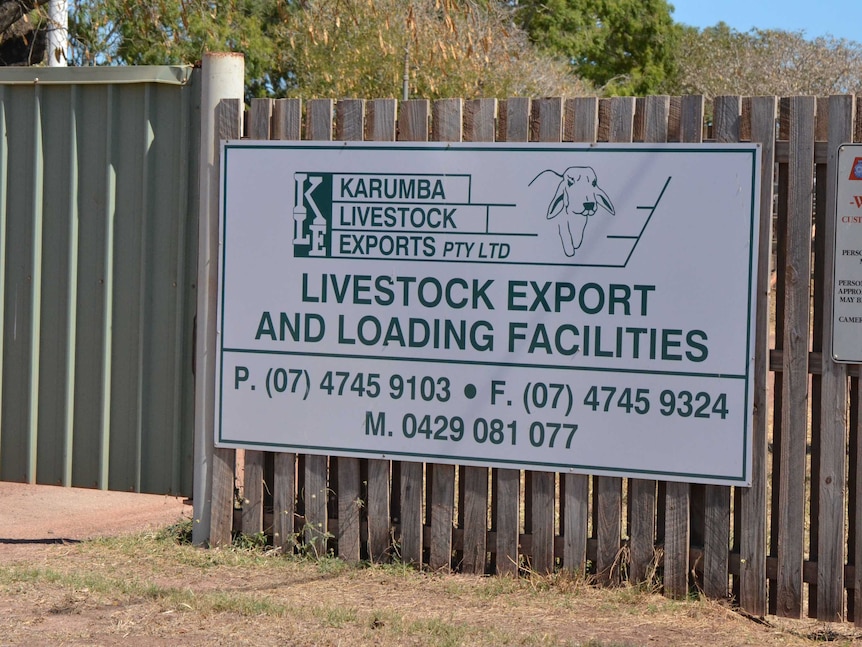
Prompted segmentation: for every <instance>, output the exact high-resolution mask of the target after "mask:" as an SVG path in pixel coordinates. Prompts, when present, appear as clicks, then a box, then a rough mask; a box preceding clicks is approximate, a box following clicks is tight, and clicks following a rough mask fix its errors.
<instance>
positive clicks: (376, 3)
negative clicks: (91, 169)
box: [70, 0, 589, 98]
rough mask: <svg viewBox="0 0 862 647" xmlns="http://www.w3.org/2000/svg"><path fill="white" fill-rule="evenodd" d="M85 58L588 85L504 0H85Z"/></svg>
mask: <svg viewBox="0 0 862 647" xmlns="http://www.w3.org/2000/svg"><path fill="white" fill-rule="evenodd" d="M70 34H71V40H72V42H73V61H74V62H76V63H77V64H174V63H184V62H185V63H188V62H194V61H197V60H200V58H201V57H202V55H203V53H204V52H205V51H238V52H242V53H243V54H245V57H246V75H247V87H249V92H248V94H249V96H305V97H311V96H315V97H323V96H330V97H346V96H357V97H358V96H363V97H392V96H400V94H401V87H402V82H403V76H404V71H405V66H406V70H407V73H408V76H409V88H410V93H411V96H419V97H426V98H436V97H441V96H462V97H478V96H489V97H490V96H497V97H502V96H509V95H518V94H521V95H536V94H539V95H549V94H566V95H569V96H571V95H577V94H585V93H588V92H589V85H588V84H586V83H584V82H582V81H580V80H579V79H577V78H575V77H573V76H572V75H571V74H569V73H568V71H567V70H566V68H565V66H564V65H561V64H560V63H559V62H557V61H554V60H553V59H552V58H550V57H548V56H544V55H541V54H539V53H538V52H537V51H536V50H535V48H533V47H532V46H531V45H530V43H529V41H528V39H527V37H526V35H525V34H524V32H522V31H521V30H520V29H519V28H517V27H515V26H513V25H512V24H511V19H510V14H509V12H508V10H506V9H505V8H504V7H503V6H502V5H501V4H500V3H499V2H497V1H496V0H410V1H408V2H405V1H403V0H292V1H291V0H227V1H225V2H218V3H213V2H210V1H206V0H181V1H177V0H79V1H78V2H76V3H75V6H74V8H73V11H72V12H71V14H70Z"/></svg>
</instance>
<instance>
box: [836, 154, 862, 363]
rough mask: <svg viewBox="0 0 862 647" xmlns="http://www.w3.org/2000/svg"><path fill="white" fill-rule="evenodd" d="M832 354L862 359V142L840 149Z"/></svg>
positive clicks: (841, 359)
mask: <svg viewBox="0 0 862 647" xmlns="http://www.w3.org/2000/svg"><path fill="white" fill-rule="evenodd" d="M833 276H834V285H833V291H832V357H833V359H834V360H835V361H836V362H853V363H860V362H862V145H860V144H855V145H854V144H844V145H843V146H841V147H840V148H839V149H838V177H837V192H836V200H835V265H834V275H833Z"/></svg>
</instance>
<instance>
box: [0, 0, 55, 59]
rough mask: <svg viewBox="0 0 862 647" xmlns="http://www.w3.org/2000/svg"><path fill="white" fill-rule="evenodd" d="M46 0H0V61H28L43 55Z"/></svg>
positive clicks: (41, 57)
mask: <svg viewBox="0 0 862 647" xmlns="http://www.w3.org/2000/svg"><path fill="white" fill-rule="evenodd" d="M47 3H48V0H0V65H32V64H34V63H40V62H41V61H42V59H43V58H44V57H45V44H46V32H45V28H44V27H45V15H44V12H43V11H42V10H41V7H42V5H45V4H47Z"/></svg>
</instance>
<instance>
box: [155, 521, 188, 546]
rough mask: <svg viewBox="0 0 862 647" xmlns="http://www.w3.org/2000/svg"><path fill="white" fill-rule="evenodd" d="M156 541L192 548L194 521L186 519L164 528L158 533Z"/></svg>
mask: <svg viewBox="0 0 862 647" xmlns="http://www.w3.org/2000/svg"><path fill="white" fill-rule="evenodd" d="M156 540H157V541H162V542H168V543H171V544H179V545H181V546H190V545H191V543H192V520H191V519H186V520H184V521H179V522H177V523H175V524H173V525H171V526H168V527H167V528H163V529H162V530H160V531H158V532H157V533H156Z"/></svg>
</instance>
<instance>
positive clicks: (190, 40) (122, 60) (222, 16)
mask: <svg viewBox="0 0 862 647" xmlns="http://www.w3.org/2000/svg"><path fill="white" fill-rule="evenodd" d="M290 9H291V7H290V3H288V2H284V1H282V0H227V1H225V2H210V1H208V0H180V1H177V0H142V1H137V0H78V1H77V2H75V4H74V6H73V7H72V8H71V11H70V13H69V32H70V40H71V43H72V62H73V63H74V64H77V65H94V64H118V65H171V64H182V63H195V62H196V61H199V60H201V58H202V56H203V54H204V52H207V51H237V52H243V53H244V54H245V56H246V75H247V81H248V87H249V92H250V94H251V95H252V96H260V95H263V94H265V93H266V91H267V88H268V87H269V86H271V85H272V83H273V81H272V79H271V78H270V71H269V69H268V65H267V62H268V61H269V60H271V59H273V58H274V57H275V48H276V46H277V43H276V42H275V41H274V39H273V37H272V33H271V32H272V28H273V26H274V25H277V24H278V23H279V22H280V21H282V20H284V19H285V18H286V15H287V13H288V12H289V11H290Z"/></svg>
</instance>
